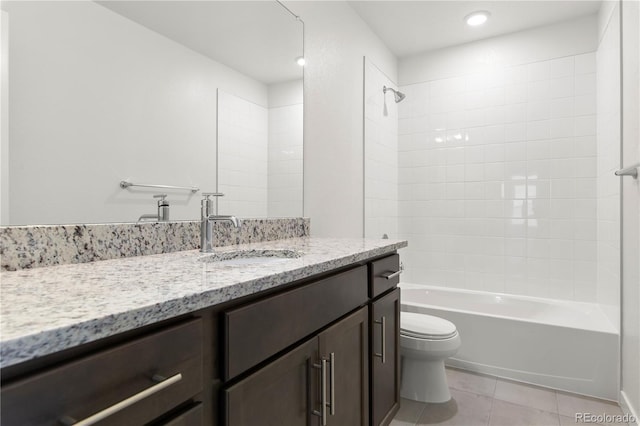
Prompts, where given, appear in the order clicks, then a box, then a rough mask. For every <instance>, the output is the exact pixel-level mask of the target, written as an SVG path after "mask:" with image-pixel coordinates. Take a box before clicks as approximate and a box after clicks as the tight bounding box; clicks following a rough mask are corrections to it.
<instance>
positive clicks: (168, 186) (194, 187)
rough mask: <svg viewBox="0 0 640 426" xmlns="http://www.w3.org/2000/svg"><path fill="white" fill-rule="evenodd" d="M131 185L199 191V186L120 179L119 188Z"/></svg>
mask: <svg viewBox="0 0 640 426" xmlns="http://www.w3.org/2000/svg"><path fill="white" fill-rule="evenodd" d="M131 186H142V187H145V188H158V189H184V190H187V191H191V192H193V193H194V194H195V193H196V192H198V191H200V188H198V187H196V186H172V185H154V184H151V183H133V182H129V181H128V180H121V181H120V188H122V189H126V188H129V187H131Z"/></svg>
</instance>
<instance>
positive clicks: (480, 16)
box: [464, 10, 491, 27]
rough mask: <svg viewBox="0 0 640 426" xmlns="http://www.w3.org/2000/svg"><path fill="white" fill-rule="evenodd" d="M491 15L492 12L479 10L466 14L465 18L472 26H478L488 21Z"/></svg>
mask: <svg viewBox="0 0 640 426" xmlns="http://www.w3.org/2000/svg"><path fill="white" fill-rule="evenodd" d="M490 15H491V14H490V13H489V12H487V11H486V10H478V11H476V12H473V13H470V14H468V15H467V16H465V17H464V20H465V22H466V23H467V25H469V26H470V27H477V26H478V25H482V24H484V23H485V22H487V19H489V16H490Z"/></svg>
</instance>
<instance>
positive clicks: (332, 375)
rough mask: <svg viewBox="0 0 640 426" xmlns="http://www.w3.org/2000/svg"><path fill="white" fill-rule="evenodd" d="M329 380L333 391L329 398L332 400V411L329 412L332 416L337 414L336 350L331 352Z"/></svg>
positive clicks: (330, 389)
mask: <svg viewBox="0 0 640 426" xmlns="http://www.w3.org/2000/svg"><path fill="white" fill-rule="evenodd" d="M329 363H330V365H329V380H331V386H330V387H329V391H330V392H331V393H330V394H329V395H330V397H329V400H330V401H331V402H330V404H331V405H329V408H330V411H329V414H331V415H332V416H335V415H336V369H335V365H336V354H335V352H331V354H329Z"/></svg>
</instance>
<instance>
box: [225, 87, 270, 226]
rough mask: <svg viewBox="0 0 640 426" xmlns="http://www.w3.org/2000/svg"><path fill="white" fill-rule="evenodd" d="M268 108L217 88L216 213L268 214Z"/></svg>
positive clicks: (250, 215) (260, 215) (258, 215)
mask: <svg viewBox="0 0 640 426" xmlns="http://www.w3.org/2000/svg"><path fill="white" fill-rule="evenodd" d="M268 114H269V109H268V108H266V107H263V106H260V105H257V104H255V103H253V102H250V101H247V100H244V99H242V98H239V97H237V96H234V95H232V94H230V93H226V92H224V91H222V90H219V91H218V191H219V192H222V193H223V194H225V196H224V197H222V198H220V199H219V201H218V214H233V215H235V216H238V217H253V218H257V217H266V216H267V179H268V168H267V162H268V158H269V145H268V142H269V115H268Z"/></svg>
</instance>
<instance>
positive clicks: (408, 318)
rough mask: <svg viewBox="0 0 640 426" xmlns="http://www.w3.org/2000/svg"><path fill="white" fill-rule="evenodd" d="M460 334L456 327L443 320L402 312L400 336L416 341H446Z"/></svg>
mask: <svg viewBox="0 0 640 426" xmlns="http://www.w3.org/2000/svg"><path fill="white" fill-rule="evenodd" d="M457 334H458V330H457V329H456V326H455V325H454V324H453V323H452V322H451V321H447V320H446V319H443V318H438V317H434V316H432V315H425V314H417V313H413V312H400V335H402V336H407V337H412V338H415V339H428V340H444V339H450V338H452V337H454V336H456V335H457Z"/></svg>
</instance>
